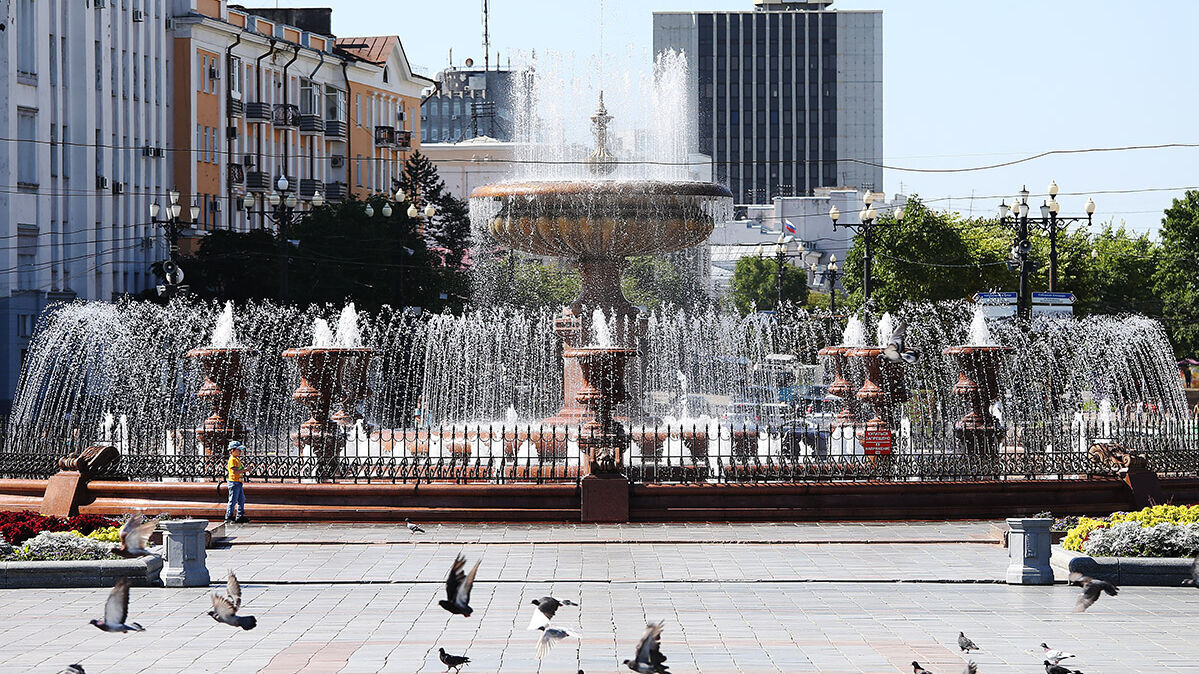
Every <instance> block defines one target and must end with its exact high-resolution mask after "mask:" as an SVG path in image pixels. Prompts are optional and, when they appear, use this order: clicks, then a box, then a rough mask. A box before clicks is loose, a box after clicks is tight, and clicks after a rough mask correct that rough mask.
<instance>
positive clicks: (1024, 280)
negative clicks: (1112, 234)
mask: <svg viewBox="0 0 1199 674" xmlns="http://www.w3.org/2000/svg"><path fill="white" fill-rule="evenodd" d="M1047 192H1048V194H1049V199H1047V200H1046V201H1044V202H1043V203H1042V204H1041V217H1039V218H1030V217H1028V212H1029V207H1028V194H1029V192H1028V188H1027V187H1023V188H1021V189H1020V194H1019V196H1017V197H1015V198H1013V199H1012V205H1011V206H1010V207H1009V206H1008V205H1007V203H1006V202H1000V204H999V221H1000V223H1004V224H1007V223H1008V222H1009V221H1008V220H1007V217H1008V214H1009V213H1010V214H1011V217H1012V219H1011V221H1010V224H1011V225H1012V226H1014V227H1015V229H1016V240H1015V242H1014V243H1013V245H1012V256H1013V257H1014V258H1015V261H1016V265H1017V267H1018V268H1019V270H1020V283H1019V287H1018V290H1017V295H1016V312H1017V313H1018V314H1019V315H1020V317H1021V318H1028V317H1029V315H1030V314H1031V313H1032V297H1031V296H1030V295H1029V275H1030V274H1031V273H1032V272H1033V270H1034V268H1035V265H1034V263H1033V261H1032V258H1031V256H1030V255H1029V254H1030V253H1031V252H1032V242H1031V241H1029V226H1030V225H1033V226H1037V227H1040V228H1042V229H1044V230H1045V232H1046V234H1047V235H1048V237H1049V292H1056V291H1057V266H1058V259H1057V257H1058V256H1057V232H1058V227H1059V225H1060V226H1066V225H1069V224H1072V223H1077V222H1081V221H1082V220H1083V219H1084V217H1083V216H1073V217H1062V216H1060V215H1059V212H1060V210H1061V205H1060V204H1058V202H1057V194H1058V186H1057V181H1055V180H1051V181H1049V189H1048V190H1047ZM1085 210H1086V216H1085V219H1086V221H1087V224H1088V225H1089V224H1091V218H1092V216H1094V215H1095V202H1094V201H1093V200H1091V199H1090V198H1087V205H1086V209H1085Z"/></svg>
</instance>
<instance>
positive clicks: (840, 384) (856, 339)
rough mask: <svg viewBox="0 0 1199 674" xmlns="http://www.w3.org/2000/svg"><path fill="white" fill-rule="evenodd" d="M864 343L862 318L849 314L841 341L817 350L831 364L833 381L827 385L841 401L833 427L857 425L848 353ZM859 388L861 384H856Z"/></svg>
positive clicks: (855, 401) (855, 399) (830, 393)
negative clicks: (849, 376) (849, 375)
mask: <svg viewBox="0 0 1199 674" xmlns="http://www.w3.org/2000/svg"><path fill="white" fill-rule="evenodd" d="M865 345H866V337H865V331H864V328H863V326H862V319H860V318H858V317H857V316H850V317H849V320H848V321H847V323H846V325H845V331H844V332H843V333H842V334H841V343H840V344H838V345H836V346H826V347H824V348H823V349H821V350H820V351H818V352H817V354H818V355H820V356H824V357H827V358H829V359H830V360H831V361H832V364H833V382H832V384H830V385H829V387H828V393H829V395H831V396H836V397H837V398H840V399H841V400H842V402H843V404H842V407H841V411H840V412H839V413H837V418H836V419H835V420H834V421H833V427H834V428H843V427H847V426H848V427H850V428H852V427H854V426H856V425H857V423H858V420H857V406H858V403H857V398H856V397H854V392H855V391H856V390H857V389H855V388H854V384H853V382H851V381H850V380H849V378H848V376H847V375H848V374H849V372H848V370H849V354H850V353H851V352H853V351H854V350H855V349H857V348H859V347H863V346H865ZM858 386H859V388H860V387H861V384H859V385H858Z"/></svg>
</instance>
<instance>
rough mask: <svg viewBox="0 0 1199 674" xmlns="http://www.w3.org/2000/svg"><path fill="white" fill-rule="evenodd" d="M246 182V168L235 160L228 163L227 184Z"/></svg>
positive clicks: (231, 185)
mask: <svg viewBox="0 0 1199 674" xmlns="http://www.w3.org/2000/svg"><path fill="white" fill-rule="evenodd" d="M245 182H246V169H245V167H244V166H242V165H241V164H238V163H236V162H230V163H229V186H230V187H233V186H234V185H241V184H243V183H245Z"/></svg>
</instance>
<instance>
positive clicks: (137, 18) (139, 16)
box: [133, 9, 146, 23]
mask: <svg viewBox="0 0 1199 674" xmlns="http://www.w3.org/2000/svg"><path fill="white" fill-rule="evenodd" d="M145 20H146V15H145V14H143V13H142V10H140V9H135V10H133V22H134V23H141V22H142V21H145Z"/></svg>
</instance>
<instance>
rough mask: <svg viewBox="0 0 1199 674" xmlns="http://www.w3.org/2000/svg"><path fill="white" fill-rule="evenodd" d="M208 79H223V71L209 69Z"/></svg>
mask: <svg viewBox="0 0 1199 674" xmlns="http://www.w3.org/2000/svg"><path fill="white" fill-rule="evenodd" d="M208 79H210V80H219V79H221V71H219V70H217V69H216V68H215V67H212V68H209V69H208Z"/></svg>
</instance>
